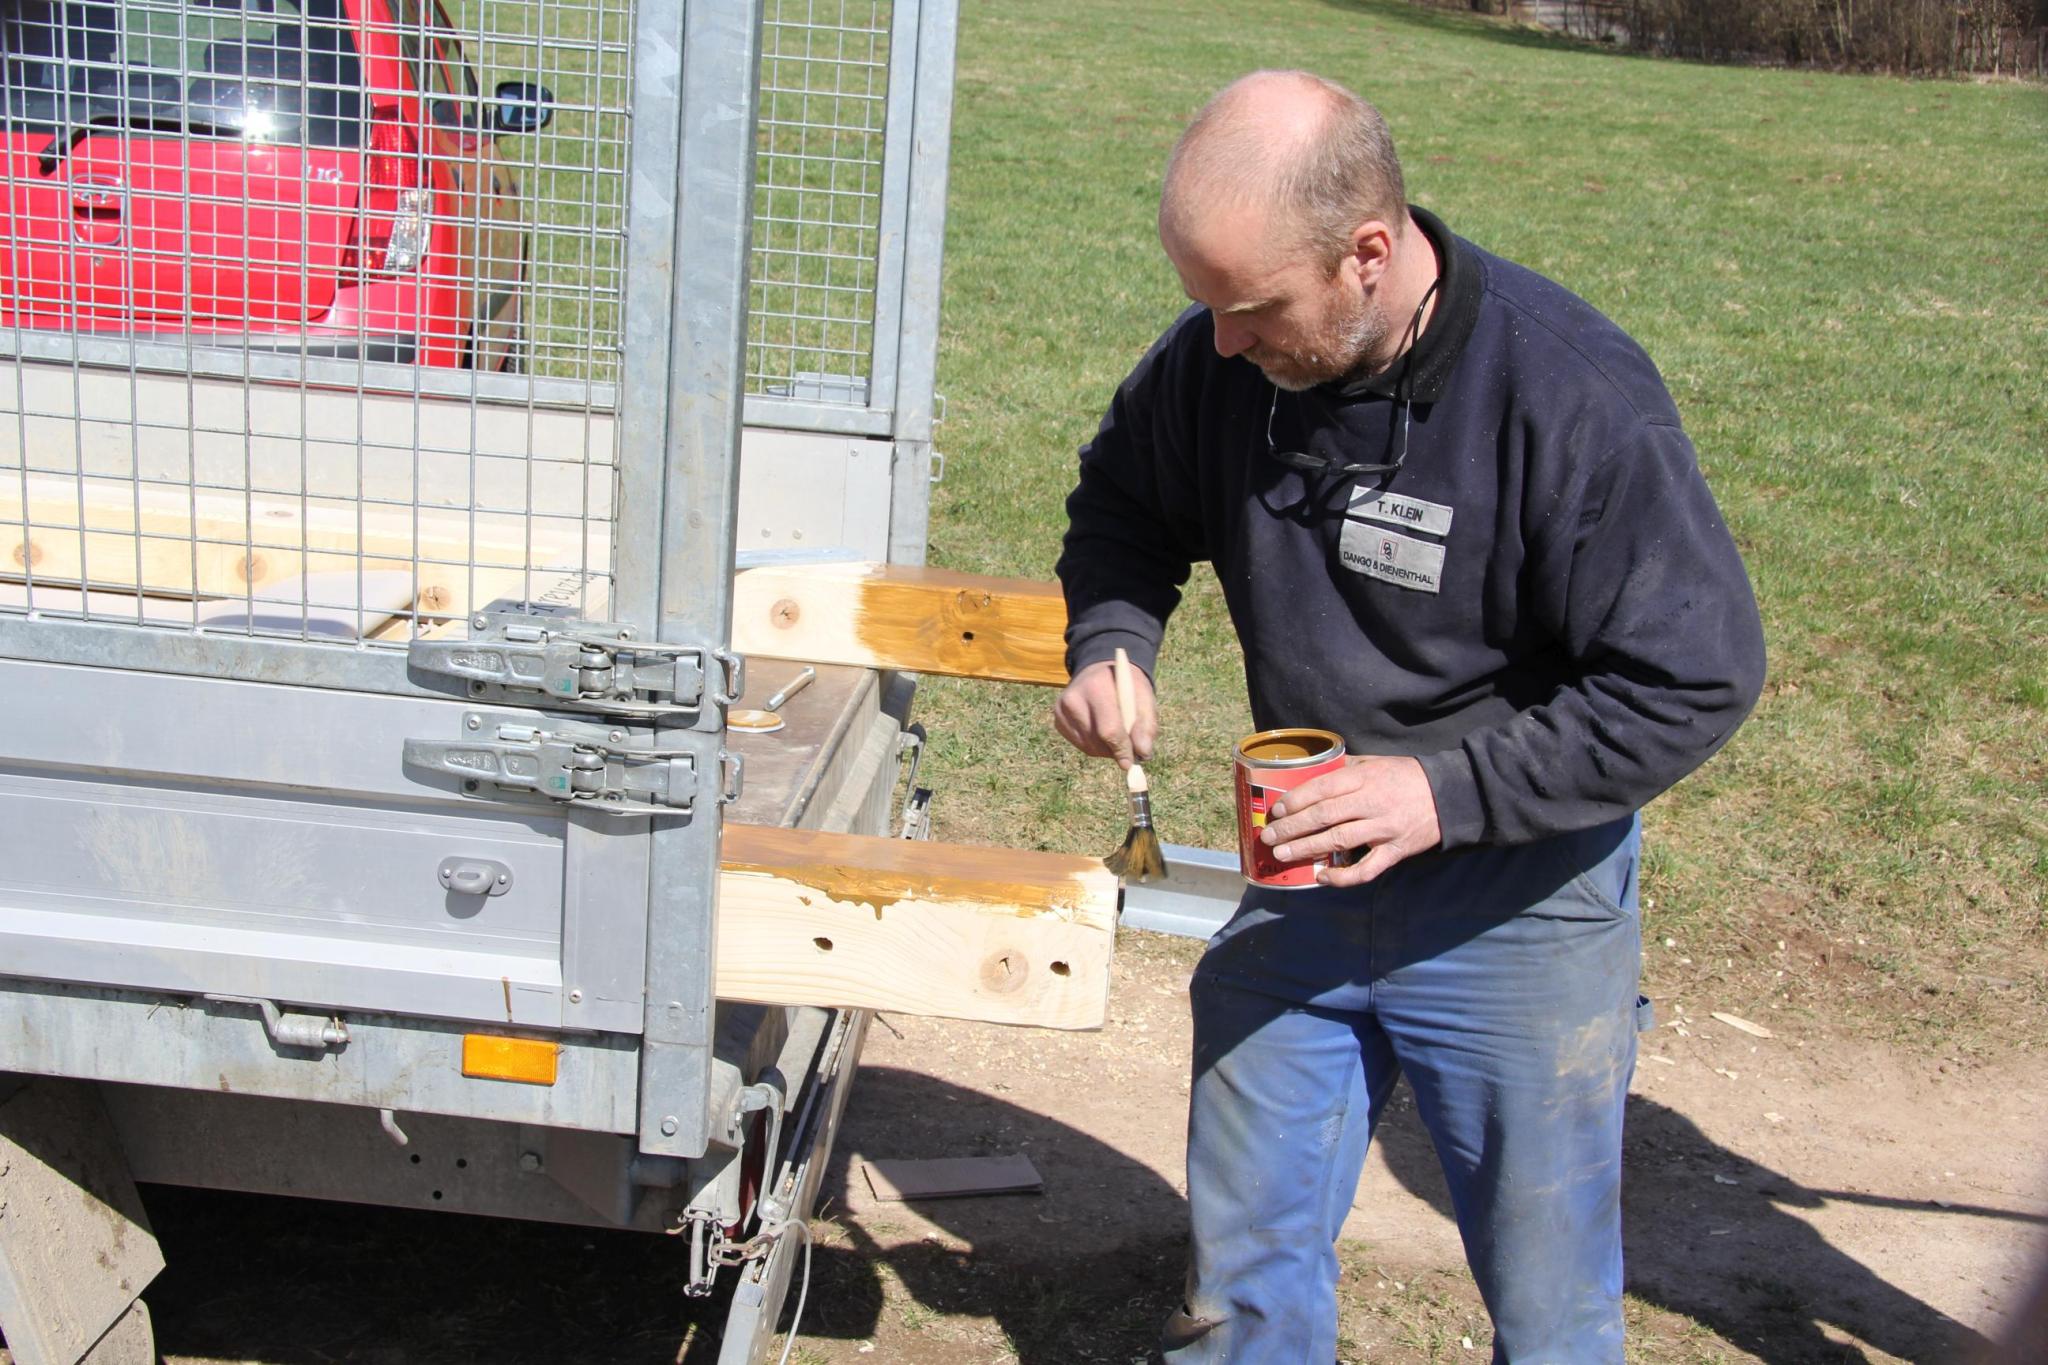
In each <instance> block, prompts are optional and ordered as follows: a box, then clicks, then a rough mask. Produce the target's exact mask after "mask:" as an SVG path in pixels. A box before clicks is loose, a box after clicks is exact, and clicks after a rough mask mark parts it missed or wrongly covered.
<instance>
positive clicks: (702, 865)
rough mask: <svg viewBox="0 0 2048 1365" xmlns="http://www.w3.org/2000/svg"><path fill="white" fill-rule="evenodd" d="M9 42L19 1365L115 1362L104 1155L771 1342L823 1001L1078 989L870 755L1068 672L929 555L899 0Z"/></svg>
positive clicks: (172, 1)
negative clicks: (361, 1219) (594, 1277)
mask: <svg viewBox="0 0 2048 1365" xmlns="http://www.w3.org/2000/svg"><path fill="white" fill-rule="evenodd" d="M22 15H29V16H30V18H28V19H24V18H22V17H21V16H22ZM38 15H40V16H42V17H40V18H37V17H35V16H38ZM6 22H7V23H8V24H10V25H14V26H15V27H14V28H10V29H9V34H10V37H9V43H10V47H9V48H8V54H7V55H8V65H7V72H8V75H7V80H6V84H5V86H4V88H0V97H4V98H5V99H7V100H8V101H10V103H9V104H8V114H9V123H8V125H7V127H8V136H9V138H10V145H9V147H8V150H7V158H8V159H7V162H6V166H5V171H4V176H0V180H4V185H5V188H6V191H7V193H8V195H9V199H8V202H7V211H8V218H7V221H6V223H5V224H4V225H0V257H4V259H0V266H4V270H0V275H4V278H0V1331H4V1333H5V1335H6V1339H7V1343H8V1345H9V1347H10V1349H11V1351H12V1354H13V1359H14V1360H15V1361H16V1362H17V1365H51V1363H55V1365H72V1362H77V1361H91V1362H94V1363H95V1365H107V1363H108V1362H112V1363H113V1365H125V1363H126V1362H135V1361H149V1360H153V1359H154V1348H153V1345H152V1340H151V1333H150V1327H149V1319H148V1312H147V1308H146V1306H145V1302H144V1300H143V1299H142V1298H141V1297H140V1295H141V1294H142V1293H143V1291H144V1290H145V1289H146V1288H147V1286H148V1284H149V1282H150V1280H151V1278H152V1277H153V1276H154V1275H155V1274H156V1273H157V1271H158V1270H160V1269H161V1268H162V1264H163V1263H162V1258H161V1255H160V1253H159V1251H158V1248H157V1245H156V1243H155V1241H154V1239H153V1237H152V1236H151V1235H150V1232H149V1226H148V1220H147V1216H146V1211H145V1209H144V1207H143V1200H142V1198H141V1197H140V1195H139V1194H138V1191H137V1185H138V1183H140V1184H143V1185H148V1184H151V1183H161V1184H173V1185H188V1186H196V1187H205V1188H215V1189H230V1190H241V1191H250V1192H255V1193H263V1194H276V1195H292V1196H301V1197H313V1198H321V1199H333V1200H343V1201H354V1202H360V1203H372V1204H382V1205H390V1206H396V1207H405V1208H418V1209H432V1210H442V1211H448V1212H454V1213H465V1214H474V1215H489V1216H497V1217H507V1218H521V1219H537V1220H546V1221H552V1222H558V1223H565V1224H580V1225H586V1226H592V1227H607V1228H625V1229H638V1230H641V1231H645V1232H647V1233H650V1234H655V1235H662V1236H668V1237H675V1238H680V1239H682V1240H683V1241H684V1242H686V1243H687V1246H688V1263H689V1278H688V1292H689V1293H690V1294H692V1295H711V1294H713V1293H714V1292H718V1293H723V1294H728V1295H729V1296H730V1303H729V1307H728V1310H727V1317H726V1326H725V1332H724V1337H723V1346H722V1354H721V1355H720V1359H721V1360H722V1361H726V1362H734V1363H738V1362H749V1363H751V1362H757V1361H759V1360H761V1359H763V1358H764V1355H765V1353H766V1351H767V1349H768V1346H769V1342H770V1339H771V1337H772V1335H773V1332H774V1330H775V1327H776V1323H777V1318H778V1315H779V1313H780V1311H781V1308H782V1305H783V1302H784V1298H785V1294H786V1291H787V1289H788V1286H789V1284H790V1281H791V1278H792V1275H793V1273H794V1272H795V1271H796V1269H797V1267H798V1266H799V1264H800V1262H801V1260H802V1252H803V1249H804V1244H805V1238H806V1232H805V1229H806V1220H807V1218H808V1216H809V1214H810V1211H811V1209H812V1206H813V1202H814V1200H815V1198H816V1196H817V1193H818V1185H819V1181H820V1179H821V1177H822V1174H823V1170H824V1165H825V1161H826V1158H827V1156H828V1154H829V1152H830V1149H831V1145H832V1141H833V1137H834V1133H835V1131H836V1129H837V1126H838V1122H839V1117H840V1114H841V1112H842V1111H843V1108H844V1106H845V1103H846V1098H847V1094H848V1090H849V1087H850V1085H851V1083H852V1081H853V1077H854V1073H855V1068H856V1065H857V1061H858V1057H859V1052H860V1046H861V1040H862V1036H863V1031H864V1029H865V1027H866V1024H867V1021H868V1018H869V1012H870V1011H872V1010H874V1009H900V1010H906V1011H914V1012H923V1013H939V1014H956V1015H964V1016H969V1017H975V1018H985V1019H996V1020H1002V1021H1006V1022H1012V1023H1018V1024H1025V1025H1034V1026H1050V1027H1091V1026H1095V1025H1099V1024H1100V1022H1101V1020H1102V1015H1103V1009H1104V1001H1105V995H1106V991H1107V982H1108V962H1109V952H1110V945H1111V942H1112V939H1113V931H1114V917H1115V911H1116V888H1115V886H1114V883H1113V881H1111V880H1110V879H1108V877H1107V874H1106V873H1104V872H1103V871H1102V869H1101V867H1100V865H1099V864H1098V863H1095V862H1094V861H1093V860H1087V859H1073V858H1061V857H1057V856H1053V855H1040V854H1029V853H1023V852H1017V851H1002V850H995V851H990V850H975V851H969V850H962V849H950V848H947V847H945V846H943V845H938V844H934V843H932V842H930V841H929V839H928V835H929V820H928V803H929V801H930V792H929V790H928V789H927V788H925V787H924V786H923V785H922V784H920V782H919V780H918V774H917V759H918V755H919V752H920V739H921V731H920V730H919V729H918V727H917V726H916V725H915V723H914V722H913V721H912V719H911V708H912V702H913V698H914V694H915V690H916V683H917V678H918V676H919V675H920V674H922V673H928V672H949V673H955V674H960V675H964V676H974V677H989V678H1002V679H1009V680H1014V681H1028V682H1039V683H1054V682H1057V681H1059V680H1060V679H1061V677H1062V676H1063V675H1062V670H1061V665H1060V658H1059V632H1060V627H1061V624H1062V619H1063V618H1062V613H1061V610H1060V606H1059V600H1058V596H1057V593H1056V592H1055V591H1053V590H1052V589H1050V588H1049V587H1047V586H1046V585H1042V584H1031V583H1019V582H1010V581H1000V580H991V579H978V578H972V577H970V576H966V575H958V574H946V573H942V572H939V571H935V570H929V569H925V568H923V567H922V561H923V554H924V542H925V525H926V521H925V519H926V507H927V499H928V490H929V486H930V482H931V479H932V478H933V476H934V471H935V466H936V464H937V462H936V461H935V458H934V454H933V446H932V437H933V426H934V398H933V369H934V364H935V357H936V349H937V347H936V335H937V322H938V294H939V252H940V247H941V243H942V240H943V227H944V198H945V179H946V156H947V131H948V125H949V119H950V104H951V73H952V61H953V35H954V13H953V7H952V4H951V0H804V3H797V0H720V2H718V3H698V4H685V3H683V0H467V3H457V4H450V5H448V6H447V7H446V8H444V7H443V6H442V5H441V4H437V3H432V2H431V0H429V3H427V4H424V5H423V4H421V3H418V0H303V2H302V3H301V2H298V0H125V3H119V4H108V5H67V4H63V3H58V4H53V5H47V6H40V7H37V6H23V7H16V10H15V14H14V17H12V18H10V19H8V20H7V21H6ZM36 23H39V24H42V25H43V26H44V29H45V31H41V32H39V33H31V32H28V31H27V30H23V29H21V28H20V27H19V26H20V25H22V24H36ZM23 54H26V56H24V55H23ZM17 57H20V58H21V60H20V61H17V60H16V59H17ZM38 63H40V65H38ZM45 68H47V69H49V70H52V71H56V72H57V73H58V79H57V80H56V81H55V82H54V83H53V82H52V81H50V80H47V79H43V78H42V77H40V76H37V75H35V73H36V72H38V71H42V70H44V69H45ZM23 72H28V73H29V74H28V75H26V76H24V75H23V74H21V73H23ZM66 73H69V74H66ZM479 73H482V75H483V76H484V77H485V78H486V80H484V81H480V80H479V79H478V75H479ZM493 76H504V77H507V78H508V79H506V80H503V81H499V82H497V83H496V86H495V93H494V94H493V95H490V96H486V95H484V94H482V93H480V92H481V91H482V90H484V89H486V88H490V82H489V80H488V78H489V77H493ZM512 78H517V79H512ZM38 82H40V83H38ZM179 100H182V101H184V102H185V103H184V107H182V109H180V110H178V111H175V112H172V113H166V112H165V109H166V108H168V107H169V106H170V105H171V104H175V103H176V102H177V101H179ZM236 101H239V102H238V103H237V102H236ZM202 106H203V110H204V111H207V112H208V118H207V119H202V118H201V117H200V112H198V111H201V110H202ZM230 106H232V110H233V111H235V112H236V113H237V117H239V118H240V120H241V122H239V123H236V124H234V125H233V127H232V128H230V129H229V131H228V132H227V133H226V134H223V132H222V128H221V126H220V124H219V122H218V120H219V119H220V118H221V117H224V116H223V115H222V114H221V113H220V112H219V111H220V110H222V109H223V108H228V107H230ZM38 120H40V123H38ZM23 127H30V128H31V130H32V131H33V128H34V127H40V128H41V130H42V135H41V136H32V137H30V136H19V135H18V134H20V130H21V129H22V128H23ZM280 128H282V129H284V130H285V131H284V132H282V133H280V132H279V129H280ZM42 136H46V137H47V139H48V140H47V141H43V140H42ZM236 234H239V236H237V235H236ZM52 281H55V283H54V284H53V283H52ZM337 281H338V284H337ZM804 669H810V670H812V676H813V677H814V678H815V681H814V682H812V683H810V685H809V686H808V687H807V688H806V689H805V690H803V691H801V692H796V693H792V694H790V695H789V697H788V699H787V700H786V701H785V702H784V703H783V705H782V707H781V709H780V714H779V723H778V724H776V725H774V726H773V728H769V729H764V730H755V731H747V732H743V731H740V730H736V729H732V728H729V726H728V723H727V722H728V716H729V713H730V712H731V711H733V710H734V709H735V708H740V707H743V706H746V707H758V706H759V704H760V702H761V700H762V699H764V698H766V697H768V696H769V695H770V694H773V693H776V692H778V691H781V690H783V689H784V688H786V687H787V686H788V685H789V684H790V683H791V682H792V681H793V680H794V679H795V678H796V677H797V676H798V674H799V672H800V671H801V670H804Z"/></svg>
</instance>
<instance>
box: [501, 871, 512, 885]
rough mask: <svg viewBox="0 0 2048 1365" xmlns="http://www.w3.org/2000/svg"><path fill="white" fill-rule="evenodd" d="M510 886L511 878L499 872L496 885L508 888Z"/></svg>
mask: <svg viewBox="0 0 2048 1365" xmlns="http://www.w3.org/2000/svg"><path fill="white" fill-rule="evenodd" d="M511 884H512V878H511V877H510V876H509V875H508V874H506V873H503V872H500V873H499V874H498V885H500V886H510V885H511Z"/></svg>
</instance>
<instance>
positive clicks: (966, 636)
mask: <svg viewBox="0 0 2048 1365" xmlns="http://www.w3.org/2000/svg"><path fill="white" fill-rule="evenodd" d="M960 638H961V639H963V640H965V641H967V642H968V643H969V644H972V643H973V642H974V632H973V631H971V630H963V631H961V632H960Z"/></svg>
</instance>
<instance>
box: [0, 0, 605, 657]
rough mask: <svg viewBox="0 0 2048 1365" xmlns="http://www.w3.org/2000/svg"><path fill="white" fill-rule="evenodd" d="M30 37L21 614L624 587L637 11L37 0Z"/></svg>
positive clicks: (10, 353)
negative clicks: (612, 578) (623, 440)
mask: <svg viewBox="0 0 2048 1365" xmlns="http://www.w3.org/2000/svg"><path fill="white" fill-rule="evenodd" d="M0 49H4V76H0V82H4V83H0V100H4V107H5V114H6V119H5V124H4V137H5V141H6V155H5V161H4V170H0V211H4V214H5V221H4V222H0V613H13V614H24V615H34V616H39V617H60V618H61V617H70V618H81V619H86V620H103V621H109V622H118V623H127V624H135V625H145V626H156V627H162V628H164V629H166V630H171V631H182V632H206V633H210V634H243V635H256V636H266V637H282V638H286V639H298V640H338V641H344V642H348V643H351V644H366V645H370V646H377V645H390V646H393V647H399V646H402V645H403V644H404V642H405V641H407V640H408V639H409V638H411V637H413V636H415V635H417V634H422V633H435V632H444V631H448V630H451V629H458V628H459V623H460V622H461V621H462V620H463V619H464V618H465V616H466V615H467V614H468V613H471V612H473V611H475V610H477V609H479V608H482V607H486V606H489V605H491V604H493V603H498V604H505V603H515V602H523V601H533V600H541V599H551V600H556V601H559V602H561V604H562V605H565V606H575V607H579V608H580V607H586V606H587V605H589V602H590V599H591V598H592V596H593V595H595V596H597V597H599V598H601V597H602V595H603V593H604V591H605V585H606V583H607V581H608V578H609V575H610V572H611V539H612V536H611V521H612V515H613V507H614V503H615V501H616V494H615V473H616V469H617V460H616V445H617V439H616V431H615V424H614V422H613V419H612V414H611V406H612V401H613V395H614V392H615V383H616V380H617V378H618V374H619V370H620V366H621V357H622V348H621V337H620V331H621V327H620V313H621V308H620V300H621V298H622V296H623V280H624V270H625V236H626V204H625V199H626V185H627V173H628V167H627V159H628V147H629V140H630V126H629V125H630V120H629V117H628V111H629V109H630V107H631V82H632V74H633V73H632V70H631V65H632V59H633V13H632V8H631V6H630V5H628V4H625V3H614V2H613V0H516V2H515V0H459V3H456V4H454V5H453V6H452V7H446V8H444V7H443V5H442V4H441V3H440V0H109V2H108V3H89V4H88V3H64V2H62V0H26V2H25V3H21V4H17V5H11V6H9V7H8V8H7V9H6V11H5V13H4V17H0Z"/></svg>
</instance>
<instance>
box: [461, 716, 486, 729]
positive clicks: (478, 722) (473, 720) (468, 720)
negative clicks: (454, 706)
mask: <svg viewBox="0 0 2048 1365" xmlns="http://www.w3.org/2000/svg"><path fill="white" fill-rule="evenodd" d="M462 723H463V724H464V725H467V726H468V727H469V728H470V729H472V730H481V729H483V728H484V718H483V717H482V716H465V717H464V718H463V722H462Z"/></svg>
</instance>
